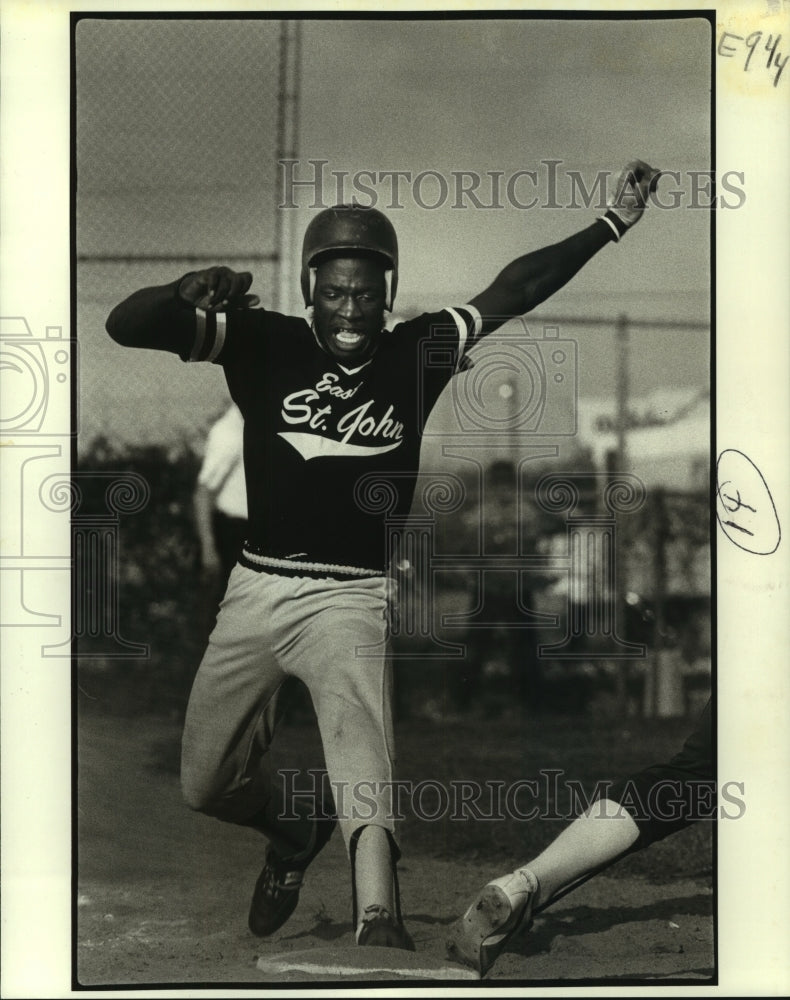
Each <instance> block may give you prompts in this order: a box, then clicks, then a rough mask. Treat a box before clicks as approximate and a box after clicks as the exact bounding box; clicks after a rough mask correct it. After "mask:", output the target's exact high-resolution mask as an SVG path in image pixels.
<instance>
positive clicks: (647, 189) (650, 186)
mask: <svg viewBox="0 0 790 1000" xmlns="http://www.w3.org/2000/svg"><path fill="white" fill-rule="evenodd" d="M660 176H661V171H660V170H656V169H655V168H654V167H651V166H650V165H649V164H648V163H645V162H644V160H631V162H630V163H628V164H627V165H626V166H625V167H624V169H623V170H622V171H621V173H620V176H619V177H618V178H617V183H616V185H615V190H614V194H613V195H612V197H611V198H610V199H609V200H608V202H607V212H606V214H605V215H604V219H605V220H606V221H607V222H608V223H609V225H610V226H612V228H613V229H614V230H615V235H616V236H617V238H618V239H619V238H620V237H621V236H624V235H625V233H626V232H627V231H628V230H629V229H630V228H631V226H633V225H636V223H637V222H639V220H640V219H641V218H642V213H643V212H644V210H645V208H646V207H647V199H648V195H649V194H651V192H653V191H655V189H656V187H657V185H658V179H659V177H660Z"/></svg>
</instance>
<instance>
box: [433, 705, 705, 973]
mask: <svg viewBox="0 0 790 1000" xmlns="http://www.w3.org/2000/svg"><path fill="white" fill-rule="evenodd" d="M715 809H716V781H715V765H714V761H713V731H712V720H711V702H710V700H709V701H708V703H707V705H706V706H705V708H704V710H703V712H702V715H701V716H700V719H699V721H698V723H697V726H696V728H695V729H694V731H693V732H692V733H691V735H690V736H689V737H688V739H687V740H686V742H685V743H684V744H683V747H682V749H681V750H680V751H679V752H678V753H677V754H675V755H674V756H673V757H672V758H671V759H670V760H669V761H667V762H666V763H659V764H653V765H651V766H650V767H646V768H645V769H644V770H642V771H639V772H637V773H635V774H632V775H630V776H629V777H628V778H626V779H624V780H621V781H619V782H616V783H615V784H614V785H613V786H612V788H611V790H609V791H608V792H607V793H606V796H605V797H604V798H601V799H599V800H598V801H596V802H594V803H593V804H592V805H591V806H590V808H589V809H587V810H586V811H585V812H584V813H582V815H581V816H579V817H578V818H577V819H575V820H574V821H573V822H572V823H571V824H570V826H568V827H566V828H565V829H564V830H563V831H562V832H561V833H560V834H559V836H557V837H556V838H555V839H554V840H553V841H552V842H551V843H550V844H549V846H548V847H547V848H546V849H545V850H544V851H542V852H541V853H540V854H539V855H538V856H537V857H536V858H534V859H533V860H532V861H529V862H527V864H525V865H523V866H522V867H520V868H517V869H516V870H515V871H513V872H511V873H510V874H508V875H503V876H502V877H501V878H497V879H494V880H493V881H492V882H489V883H488V884H487V885H485V886H484V887H483V888H482V889H481V890H480V892H479V893H478V894H477V895H476V896H475V898H474V899H473V900H472V902H471V903H470V904H469V906H468V907H467V909H466V910H465V912H464V914H463V916H461V917H459V919H458V920H456V921H455V923H454V924H453V925H452V927H451V928H450V932H449V935H448V939H447V954H448V956H449V957H450V958H451V959H453V960H454V961H456V962H460V963H461V964H463V965H468V966H471V967H472V968H473V969H476V970H477V971H478V972H479V973H480V975H481V976H484V975H485V974H486V973H487V972H488V971H489V970H490V969H491V967H492V966H493V964H494V962H495V961H496V959H497V957H498V956H499V955H500V954H501V953H502V952H503V951H504V949H505V947H506V946H507V945H508V944H509V943H510V942H512V941H513V939H514V938H516V937H517V936H518V935H520V934H522V933H525V932H526V931H527V930H528V929H529V927H530V925H531V923H532V917H533V915H534V914H535V913H536V912H538V911H539V910H542V909H545V907H546V906H548V905H549V904H550V903H551V902H554V901H556V899H558V898H559V897H560V896H564V895H565V894H566V893H567V892H570V891H571V890H572V889H575V888H576V887H577V886H579V885H581V884H582V882H586V881H587V880H588V879H589V878H590V877H592V876H593V875H595V874H597V873H598V872H600V871H602V870H603V869H604V868H608V867H609V866H610V865H611V864H613V863H614V862H615V861H619V860H620V859H621V858H623V857H625V856H626V854H632V853H634V852H635V851H641V850H644V849H645V848H646V847H649V845H650V844H653V843H655V842H656V841H658V840H663V839H664V838H665V837H668V836H669V835H670V834H672V833H676V832H678V831H679V830H683V829H685V828H686V827H688V826H690V825H691V824H692V823H695V822H698V821H699V820H705V819H713V818H714V816H715Z"/></svg>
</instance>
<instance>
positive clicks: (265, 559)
mask: <svg viewBox="0 0 790 1000" xmlns="http://www.w3.org/2000/svg"><path fill="white" fill-rule="evenodd" d="M239 562H240V563H241V565H242V566H246V567H247V569H252V570H255V571H256V572H257V573H276V574H278V575H280V576H312V577H316V578H320V577H327V576H328V577H331V578H332V579H334V580H358V579H363V578H366V577H372V576H386V571H385V570H383V569H365V568H363V567H361V566H343V565H341V564H340V563H324V562H310V561H302V560H300V559H281V558H278V557H277V556H267V555H263V554H261V553H258V552H253V551H251V550H250V549H249V548H248V547H247V546H246V545H245V546H244V548H243V549H242V551H241V555H240V556H239Z"/></svg>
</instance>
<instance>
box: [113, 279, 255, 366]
mask: <svg viewBox="0 0 790 1000" xmlns="http://www.w3.org/2000/svg"><path fill="white" fill-rule="evenodd" d="M251 284H252V275H251V274H250V273H249V272H248V271H240V272H235V271H231V270H230V268H227V267H210V268H207V269H206V270H204V271H195V272H192V273H190V274H187V275H185V276H184V277H183V278H180V279H179V280H178V281H174V282H172V284H169V285H158V286H155V287H153V288H143V289H141V290H140V291H138V292H134V293H133V294H132V295H130V296H129V297H128V298H127V299H124V301H123V302H121V303H120V304H119V305H117V306H116V307H115V308H114V309H113V311H112V312H111V313H110V315H109V316H108V318H107V324H106V327H107V332H108V333H109V335H110V336H111V337H112V339H113V340H114V341H116V343H118V344H121V345H122V346H123V347H148V348H153V349H154V350H162V351H173V352H175V353H176V354H179V355H180V356H181V357H182V358H183V359H184V360H186V359H187V358H189V357H190V356H191V355H192V354H193V353H194V350H195V336H196V325H195V310H196V309H202V310H203V311H204V312H206V313H217V312H224V311H225V310H226V309H229V308H239V307H245V306H252V305H257V302H258V299H257V296H254V295H247V294H246V293H247V290H248V289H249V287H250V285H251ZM195 360H197V359H195Z"/></svg>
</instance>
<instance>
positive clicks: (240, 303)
mask: <svg viewBox="0 0 790 1000" xmlns="http://www.w3.org/2000/svg"><path fill="white" fill-rule="evenodd" d="M251 284H252V275H251V274H250V272H249V271H231V269H230V268H229V267H219V266H218V267H209V268H206V270H205V271H193V272H192V273H191V274H187V275H186V276H185V277H184V278H182V280H181V283H180V284H179V286H178V294H179V296H180V297H181V298H182V299H183V300H184V302H188V303H189V304H190V305H193V306H197V308H198V309H204V310H206V312H224V311H225V310H226V309H245V308H246V309H250V308H252V307H253V306H257V305H258V303H259V302H260V299H259V298H258V296H257V295H248V294H247V290H248V289H249V287H250V285H251Z"/></svg>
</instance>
